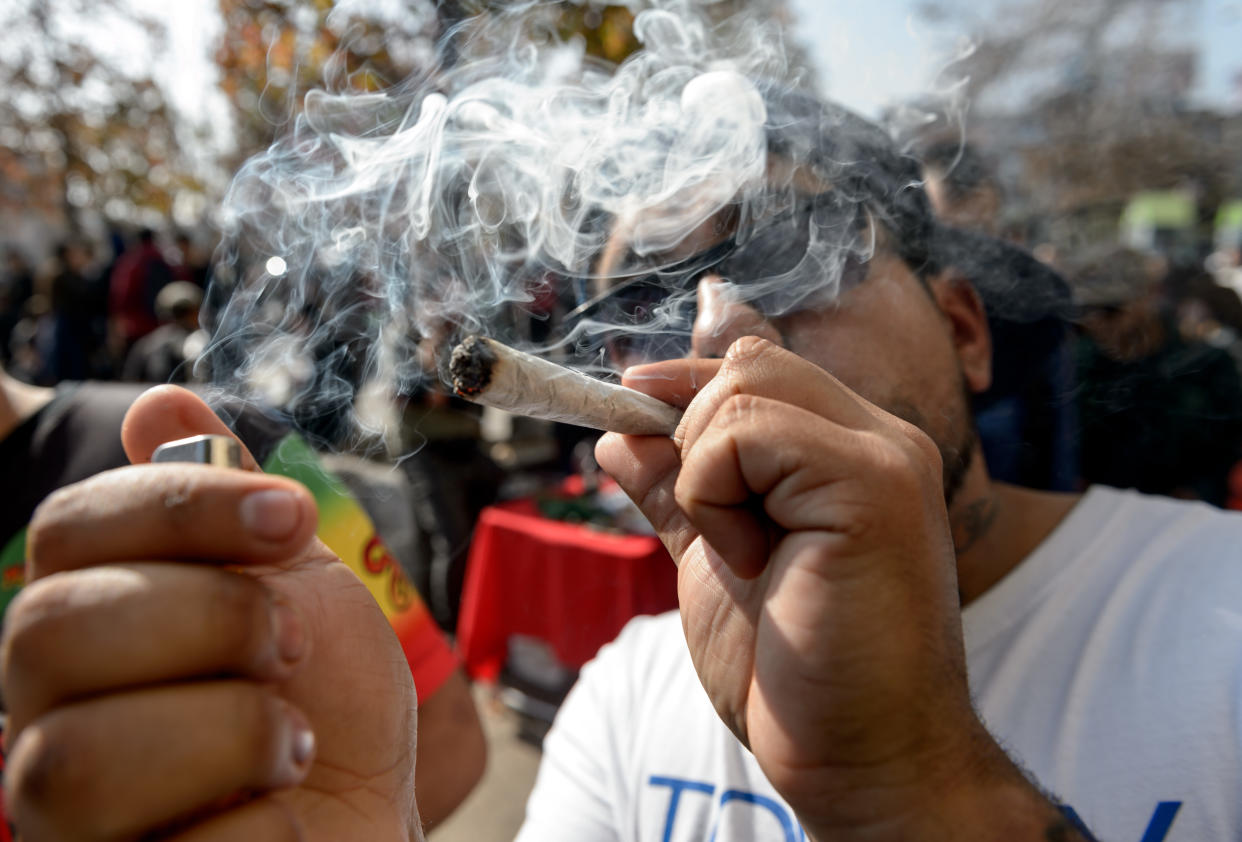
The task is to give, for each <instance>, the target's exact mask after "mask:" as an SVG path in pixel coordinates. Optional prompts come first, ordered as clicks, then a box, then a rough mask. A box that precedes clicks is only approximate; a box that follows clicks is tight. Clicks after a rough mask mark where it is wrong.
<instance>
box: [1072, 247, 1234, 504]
mask: <svg viewBox="0 0 1242 842" xmlns="http://www.w3.org/2000/svg"><path fill="white" fill-rule="evenodd" d="M1161 266H1162V261H1159V260H1156V259H1153V258H1152V257H1150V256H1148V255H1145V254H1142V253H1140V252H1137V251H1134V250H1131V249H1126V248H1121V247H1117V248H1111V249H1107V250H1105V251H1103V252H1100V253H1097V254H1094V255H1089V256H1086V257H1084V258H1082V259H1081V260H1080V261H1078V262H1077V263H1076V264H1075V265H1073V266H1072V267H1071V269H1070V272H1069V276H1070V279H1071V281H1072V283H1073V287H1074V299H1075V303H1076V305H1077V307H1078V310H1079V315H1078V324H1079V327H1080V329H1081V334H1082V335H1081V339H1080V341H1079V346H1078V380H1079V391H1078V410H1079V417H1080V418H1081V423H1082V479H1083V482H1084V483H1099V484H1103V485H1111V486H1114V487H1117V488H1135V489H1138V490H1139V491H1143V492H1146V493H1149V494H1165V495H1170V496H1173V497H1182V498H1186V499H1192V500H1205V501H1207V502H1209V503H1212V504H1213V505H1217V506H1221V505H1224V503H1225V500H1226V498H1227V496H1228V482H1227V478H1228V475H1229V471H1230V469H1231V468H1233V466H1234V464H1235V463H1236V462H1238V460H1239V459H1240V458H1242V380H1240V378H1239V374H1238V368H1237V366H1236V365H1235V364H1234V361H1233V358H1232V357H1231V356H1230V355H1229V353H1228V351H1227V350H1225V349H1223V348H1216V347H1213V346H1211V345H1208V344H1206V343H1203V342H1197V341H1188V340H1186V339H1184V338H1183V337H1182V336H1181V334H1180V332H1179V331H1178V329H1177V326H1176V325H1175V324H1174V321H1173V318H1172V315H1171V314H1169V313H1166V312H1165V311H1164V308H1163V306H1162V299H1161V286H1160V280H1161V278H1160V274H1161V271H1162V269H1161Z"/></svg>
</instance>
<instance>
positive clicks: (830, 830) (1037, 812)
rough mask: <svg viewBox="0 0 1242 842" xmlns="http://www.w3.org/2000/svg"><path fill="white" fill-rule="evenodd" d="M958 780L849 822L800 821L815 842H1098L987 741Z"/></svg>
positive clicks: (871, 803) (863, 804) (880, 799)
mask: <svg viewBox="0 0 1242 842" xmlns="http://www.w3.org/2000/svg"><path fill="white" fill-rule="evenodd" d="M984 736H985V738H986V743H987V744H986V745H983V746H976V748H975V750H974V751H973V752H972V753H971V755H970V756H969V757H967V758H966V759H965V760H964V761H963V762H962V763H961V764H959V765H958V768H957V770H956V772H954V773H952V774H939V775H931V776H927V777H926V778H925V779H924V780H920V781H919V782H918V783H916V784H913V785H911V786H909V787H906V788H901V789H896V788H895V789H891V790H888V791H887V792H885V793H883V794H875V793H873V794H872V795H871V796H869V797H867V798H865V799H860V800H859V801H858V802H857V804H858V808H859V809H857V810H856V811H854V814H853V815H852V816H849V817H848V819H847V820H845V821H841V820H840V818H841V816H840V814H838V815H837V816H836V817H834V818H833V819H829V820H824V819H823V818H821V817H816V816H811V815H805V814H804V813H803V812H799V813H798V818H799V821H800V822H801V823H802V826H803V829H804V830H805V831H806V838H807V839H808V840H812V842H890V840H892V841H893V842H896V840H909V839H919V840H928V841H929V842H937V840H953V842H975V840H978V842H992V840H996V839H1005V840H1008V842H1026V840H1031V841H1032V842H1043V840H1047V839H1058V840H1064V842H1095V840H1094V838H1093V837H1092V836H1091V835H1090V833H1089V832H1087V830H1086V828H1083V827H1082V826H1081V825H1079V824H1077V823H1076V822H1075V821H1074V820H1072V819H1071V818H1069V817H1068V816H1067V815H1066V814H1065V813H1064V812H1063V811H1062V810H1061V808H1060V807H1059V806H1058V805H1057V803H1056V802H1055V801H1054V800H1053V799H1052V798H1050V797H1049V796H1048V795H1047V794H1046V793H1044V792H1043V791H1041V790H1040V788H1039V787H1038V786H1037V785H1036V784H1035V783H1033V782H1032V781H1031V780H1030V779H1028V777H1027V776H1026V775H1025V774H1024V773H1023V772H1022V770H1021V769H1019V768H1018V766H1017V765H1015V764H1014V763H1013V761H1012V760H1010V758H1009V757H1008V756H1007V755H1006V754H1005V753H1004V752H1003V751H1002V750H1001V748H1000V747H999V746H998V745H996V743H995V742H994V741H993V740H992V739H991V737H990V735H986V732H984Z"/></svg>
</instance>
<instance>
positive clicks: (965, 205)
mask: <svg viewBox="0 0 1242 842" xmlns="http://www.w3.org/2000/svg"><path fill="white" fill-rule="evenodd" d="M920 158H921V160H922V162H923V173H924V177H925V178H926V184H925V189H926V191H927V198H928V200H929V201H930V202H931V205H932V208H933V209H934V210H935V212H936V216H938V217H939V218H940V219H941V220H943V221H944V222H945V223H946V224H947V225H950V226H953V227H954V228H955V229H956V230H958V231H973V232H977V233H980V234H984V235H987V236H988V237H989V238H995V237H996V236H997V235H998V232H999V230H1000V220H1001V218H1002V215H1003V212H1004V209H1005V208H1004V205H1005V192H1004V190H1003V189H1002V187H1001V184H1000V180H999V179H998V178H997V177H996V174H995V168H994V167H993V166H992V165H991V164H990V163H989V162H988V161H987V159H986V158H985V156H984V155H983V154H982V153H981V152H980V151H979V150H978V149H977V148H976V147H975V146H973V145H971V144H968V143H965V142H963V141H961V140H957V139H955V140H947V141H940V142H935V143H931V144H929V145H928V146H927V147H926V149H925V150H923V152H922V153H921V154H920ZM979 247H980V248H983V249H985V250H986V249H987V248H989V246H988V245H987V244H986V243H981V244H979ZM988 315H989V322H990V325H989V326H990V328H991V331H992V342H993V346H994V347H993V361H992V364H993V367H994V369H995V371H994V375H993V380H994V385H993V386H992V388H990V389H988V390H987V391H986V392H984V393H983V394H980V395H976V396H975V398H974V410H975V424H976V426H977V427H978V429H979V437H980V440H981V442H982V445H983V453H984V457H985V458H986V459H987V463H988V470H989V472H990V473H991V475H992V476H993V477H994V478H996V479H998V480H1001V481H1003V482H1012V483H1016V484H1018V485H1022V486H1025V487H1027V488H1043V489H1047V490H1050V491H1070V490H1073V489H1074V488H1075V487H1076V484H1077V481H1078V474H1079V470H1078V459H1079V456H1078V445H1079V439H1078V419H1077V409H1076V407H1075V404H1074V398H1073V395H1074V355H1073V338H1072V335H1071V333H1070V329H1069V324H1068V323H1067V322H1065V321H1064V320H1063V319H1059V318H1040V319H1034V320H1025V319H1021V320H1013V319H1002V318H997V314H996V313H995V312H993V311H989V314H988Z"/></svg>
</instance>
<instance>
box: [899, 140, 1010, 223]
mask: <svg viewBox="0 0 1242 842" xmlns="http://www.w3.org/2000/svg"><path fill="white" fill-rule="evenodd" d="M919 158H920V159H921V160H922V161H923V172H924V175H925V176H926V178H927V183H926V185H925V187H926V190H927V198H928V199H930V200H931V203H932V207H933V208H935V209H936V214H937V215H938V216H939V217H940V218H941V219H943V220H944V221H945V222H946V223H948V224H949V225H952V226H954V227H957V228H964V229H967V230H970V231H980V232H982V233H984V234H988V235H990V236H997V235H998V234H999V233H1000V228H1001V219H1002V212H1003V211H1004V207H1005V193H1004V190H1003V189H1002V188H1001V184H1000V181H999V179H997V178H996V175H995V168H994V167H993V166H992V165H991V164H990V163H989V162H988V161H987V160H986V159H985V158H984V156H983V154H982V153H981V152H980V151H979V150H978V149H977V148H976V147H975V146H973V145H972V144H969V143H966V142H964V141H962V140H960V139H953V140H942V141H936V142H934V143H931V144H928V145H927V147H926V148H925V149H923V150H922V151H921V152H920V153H919Z"/></svg>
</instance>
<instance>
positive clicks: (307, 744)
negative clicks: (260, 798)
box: [275, 706, 315, 786]
mask: <svg viewBox="0 0 1242 842" xmlns="http://www.w3.org/2000/svg"><path fill="white" fill-rule="evenodd" d="M286 716H287V718H286V720H285V721H286V730H285V739H284V742H283V743H282V745H283V748H282V751H283V752H284V756H283V757H281V758H280V765H279V769H278V771H277V772H276V777H277V780H276V781H275V784H276V786H294V785H296V784H298V783H299V782H301V780H302V779H303V778H304V777H305V776H306V767H307V764H309V763H310V760H311V758H312V757H314V755H315V732H314V731H312V730H311V727H310V723H309V722H307V721H306V717H305V716H303V715H302V713H301V711H299V710H297V709H295V708H293V707H291V706H289V707H287V708H286Z"/></svg>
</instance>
